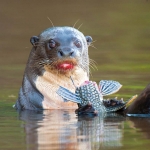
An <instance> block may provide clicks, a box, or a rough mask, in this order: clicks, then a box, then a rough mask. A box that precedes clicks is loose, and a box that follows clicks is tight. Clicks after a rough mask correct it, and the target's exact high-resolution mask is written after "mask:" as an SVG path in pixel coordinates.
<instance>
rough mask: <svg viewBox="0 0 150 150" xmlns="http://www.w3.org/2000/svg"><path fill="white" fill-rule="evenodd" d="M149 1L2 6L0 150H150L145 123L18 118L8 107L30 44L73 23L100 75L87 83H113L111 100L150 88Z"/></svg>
mask: <svg viewBox="0 0 150 150" xmlns="http://www.w3.org/2000/svg"><path fill="white" fill-rule="evenodd" d="M149 8H150V2H149V1H148V0H132V1H130V0H126V1H123V0H116V1H111V0H108V1H104V0H93V1H91V0H87V1H79V0H76V1H70V0H65V1H62V0H55V1H49V0H45V1H39V0H37V1H19V0H16V1H13V2H10V1H8V0H5V1H4V0H2V1H1V2H0V19H1V21H0V39H1V40H0V133H1V134H0V139H1V140H0V149H2V150H8V149H14V150H17V149H18V150H20V149H22V150H23V149H25V150H34V149H41V150H43V149H52V150H54V149H58V150H60V149H68V150H69V149H74V150H75V149H76V150H77V149H87V150H97V149H128V150H129V149H132V150H134V149H136V150H138V149H148V148H149V146H150V144H149V138H150V136H149V135H150V129H149V126H150V119H149V118H130V117H123V116H119V115H117V114H109V115H108V114H107V115H106V114H105V115H101V116H99V117H95V118H79V117H77V116H76V115H75V113H74V111H73V110H72V111H67V110H59V111H56V110H54V111H44V112H32V111H24V112H16V110H14V109H13V108H12V105H13V104H14V103H15V101H16V99H17V96H18V91H19V88H20V86H21V82H22V77H23V72H24V68H25V64H26V61H27V59H28V55H29V53H30V50H31V48H32V46H31V44H30V42H29V39H30V37H31V36H33V35H38V34H39V33H40V32H41V31H42V30H44V29H46V28H48V27H50V26H52V25H51V23H50V21H49V20H48V19H47V17H49V18H50V19H51V20H52V21H53V24H54V25H55V26H73V25H74V24H75V22H76V21H77V20H78V19H79V21H78V22H77V24H76V26H75V27H76V28H78V27H79V26H80V25H81V24H82V23H83V25H82V26H81V27H80V31H81V32H83V33H84V34H85V35H91V36H92V37H93V40H94V41H95V42H94V43H93V44H94V46H95V47H96V49H95V48H93V47H90V48H89V55H90V58H91V59H93V60H95V61H96V63H97V68H98V70H93V69H92V68H91V73H92V75H91V80H94V81H97V82H99V80H101V79H108V80H109V79H111V80H117V81H119V82H120V83H121V84H123V87H122V89H121V90H120V91H119V92H118V93H116V94H115V95H113V96H111V97H114V96H118V97H119V98H121V97H124V99H125V100H127V99H129V98H130V97H131V96H132V95H135V94H139V93H140V92H141V91H142V89H143V88H144V87H145V86H146V85H147V84H148V83H149V81H150V63H149V58H150V9H149Z"/></svg>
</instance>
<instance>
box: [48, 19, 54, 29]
mask: <svg viewBox="0 0 150 150" xmlns="http://www.w3.org/2000/svg"><path fill="white" fill-rule="evenodd" d="M47 19H48V20H49V21H50V22H51V24H52V26H53V27H55V26H54V24H53V22H52V20H51V19H50V18H49V17H47Z"/></svg>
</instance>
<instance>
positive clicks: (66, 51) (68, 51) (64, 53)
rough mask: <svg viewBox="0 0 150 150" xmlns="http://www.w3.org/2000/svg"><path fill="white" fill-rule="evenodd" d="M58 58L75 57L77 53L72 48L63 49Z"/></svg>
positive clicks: (60, 50)
mask: <svg viewBox="0 0 150 150" xmlns="http://www.w3.org/2000/svg"><path fill="white" fill-rule="evenodd" d="M58 56H59V57H74V56H75V52H74V50H72V49H70V48H63V49H59V50H58Z"/></svg>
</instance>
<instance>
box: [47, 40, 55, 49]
mask: <svg viewBox="0 0 150 150" xmlns="http://www.w3.org/2000/svg"><path fill="white" fill-rule="evenodd" d="M54 47H56V42H55V41H54V40H50V41H49V48H50V49H52V48H54Z"/></svg>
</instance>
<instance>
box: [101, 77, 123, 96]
mask: <svg viewBox="0 0 150 150" xmlns="http://www.w3.org/2000/svg"><path fill="white" fill-rule="evenodd" d="M121 87H122V85H121V84H120V83H119V82H117V81H113V80H101V81H100V82H99V88H100V93H101V94H102V95H103V96H106V95H110V94H114V93H116V92H117V91H119V89H120V88H121Z"/></svg>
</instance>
